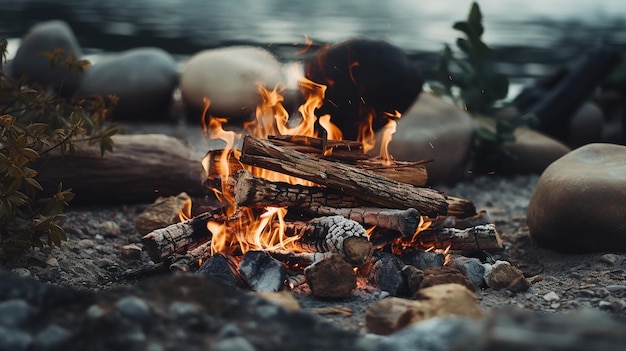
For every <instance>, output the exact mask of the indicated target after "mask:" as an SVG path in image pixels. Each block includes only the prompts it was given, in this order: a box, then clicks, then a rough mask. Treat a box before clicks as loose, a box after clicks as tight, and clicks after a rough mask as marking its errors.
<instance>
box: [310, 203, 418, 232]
mask: <svg viewBox="0 0 626 351" xmlns="http://www.w3.org/2000/svg"><path fill="white" fill-rule="evenodd" d="M304 212H306V213H309V214H314V215H321V216H334V215H338V216H342V217H344V218H348V219H351V220H353V221H355V222H357V223H360V224H364V225H368V226H377V227H380V228H385V229H390V230H395V231H398V232H400V233H401V234H402V236H411V235H413V234H415V232H416V231H417V228H418V227H419V225H420V220H421V216H420V213H419V212H418V211H417V210H416V209H414V208H409V209H406V210H396V209H386V208H372V207H357V208H334V207H328V206H311V207H308V208H305V209H304Z"/></svg>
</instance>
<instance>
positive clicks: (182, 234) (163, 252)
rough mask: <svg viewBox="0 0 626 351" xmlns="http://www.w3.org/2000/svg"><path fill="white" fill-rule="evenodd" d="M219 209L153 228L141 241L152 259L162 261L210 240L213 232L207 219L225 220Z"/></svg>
mask: <svg viewBox="0 0 626 351" xmlns="http://www.w3.org/2000/svg"><path fill="white" fill-rule="evenodd" d="M225 219H226V218H225V216H224V214H223V212H222V210H221V209H219V210H215V211H212V212H205V213H203V214H201V215H198V216H196V217H194V218H192V219H189V220H187V221H184V222H179V223H175V224H172V225H170V226H167V227H165V228H161V229H157V230H154V231H152V232H150V233H148V234H146V235H145V236H144V237H143V238H142V240H141V241H142V242H143V244H144V246H145V248H146V251H147V252H148V255H149V256H150V259H152V261H154V262H156V263H158V262H162V261H163V260H164V259H165V258H166V257H168V256H169V255H171V254H174V253H186V252H188V251H189V250H191V249H193V248H195V247H198V246H199V245H201V244H203V243H205V242H207V241H209V240H211V238H212V237H213V234H212V233H211V231H210V230H209V229H208V228H207V226H206V224H207V223H208V222H209V221H221V222H223V221H224V220H225Z"/></svg>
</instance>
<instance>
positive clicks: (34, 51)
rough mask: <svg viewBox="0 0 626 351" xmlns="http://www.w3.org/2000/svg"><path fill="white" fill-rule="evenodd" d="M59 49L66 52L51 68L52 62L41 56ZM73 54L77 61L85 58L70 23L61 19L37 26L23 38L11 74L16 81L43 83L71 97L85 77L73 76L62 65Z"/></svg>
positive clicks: (73, 74) (78, 74)
mask: <svg viewBox="0 0 626 351" xmlns="http://www.w3.org/2000/svg"><path fill="white" fill-rule="evenodd" d="M56 49H63V53H62V54H61V55H60V56H59V58H60V60H59V63H57V64H56V65H55V66H54V67H52V68H51V67H50V60H49V59H48V58H47V57H46V56H43V55H42V54H41V53H42V52H53V51H54V50H56ZM72 53H74V54H75V55H76V58H77V59H78V60H80V59H82V55H83V54H82V50H81V48H80V46H79V44H78V40H77V39H76V36H75V35H74V33H73V32H72V29H71V28H70V27H69V26H68V24H67V23H65V22H63V21H59V20H53V21H46V22H41V23H38V24H36V25H34V26H33V27H32V28H30V30H29V31H28V33H26V35H24V37H23V38H22V42H21V44H20V47H19V48H18V49H17V52H16V53H15V58H14V59H13V62H12V65H11V74H12V75H13V77H15V78H19V77H21V76H27V77H28V80H27V82H29V83H37V84H40V85H42V86H44V87H47V88H48V89H51V90H53V91H56V92H60V93H61V95H63V96H66V97H69V96H71V95H72V94H73V93H74V92H75V91H76V89H77V88H78V86H79V84H80V81H81V80H82V78H83V76H82V74H80V73H72V72H70V70H69V68H68V67H66V66H62V65H61V64H60V62H62V61H64V60H66V59H69V58H70V56H71V54H72Z"/></svg>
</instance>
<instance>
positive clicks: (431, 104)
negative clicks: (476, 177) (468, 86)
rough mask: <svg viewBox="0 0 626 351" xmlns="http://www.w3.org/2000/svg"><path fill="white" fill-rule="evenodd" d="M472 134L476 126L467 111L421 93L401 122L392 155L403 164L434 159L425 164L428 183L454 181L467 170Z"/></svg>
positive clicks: (393, 142)
mask: <svg viewBox="0 0 626 351" xmlns="http://www.w3.org/2000/svg"><path fill="white" fill-rule="evenodd" d="M473 133H474V123H473V121H472V117H471V116H470V115H469V114H468V113H467V112H466V111H463V110H462V109H460V108H458V107H457V106H455V105H453V104H451V103H449V102H447V101H445V100H443V99H441V98H439V97H437V96H435V95H432V94H428V93H422V94H421V96H420V98H419V100H417V102H416V103H415V104H413V106H412V107H411V108H410V109H409V110H408V111H407V112H406V113H405V114H404V115H403V116H402V118H400V120H399V121H398V127H397V130H396V133H395V134H394V135H393V139H392V141H391V143H390V144H389V152H390V153H391V155H392V156H393V157H394V158H395V159H396V160H401V161H419V160H426V159H433V160H434V162H430V163H427V164H426V169H427V171H428V182H429V183H431V184H433V183H442V182H453V181H455V180H458V179H459V178H460V177H462V176H463V175H464V174H465V172H466V170H467V165H468V161H469V156H470V150H471V147H472V135H473ZM378 134H379V135H377V139H378V140H380V139H381V136H380V133H378ZM378 144H380V143H378Z"/></svg>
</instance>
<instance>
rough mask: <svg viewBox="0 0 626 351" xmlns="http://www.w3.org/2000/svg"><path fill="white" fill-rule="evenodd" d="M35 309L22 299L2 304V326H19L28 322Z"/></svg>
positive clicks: (0, 307)
mask: <svg viewBox="0 0 626 351" xmlns="http://www.w3.org/2000/svg"><path fill="white" fill-rule="evenodd" d="M32 314H33V308H32V307H31V306H30V305H29V304H28V302H26V301H25V300H22V299H13V300H6V301H3V302H0V325H6V326H18V325H21V324H23V323H24V322H26V321H27V320H28V318H29V317H30V316H31V315H32Z"/></svg>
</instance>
